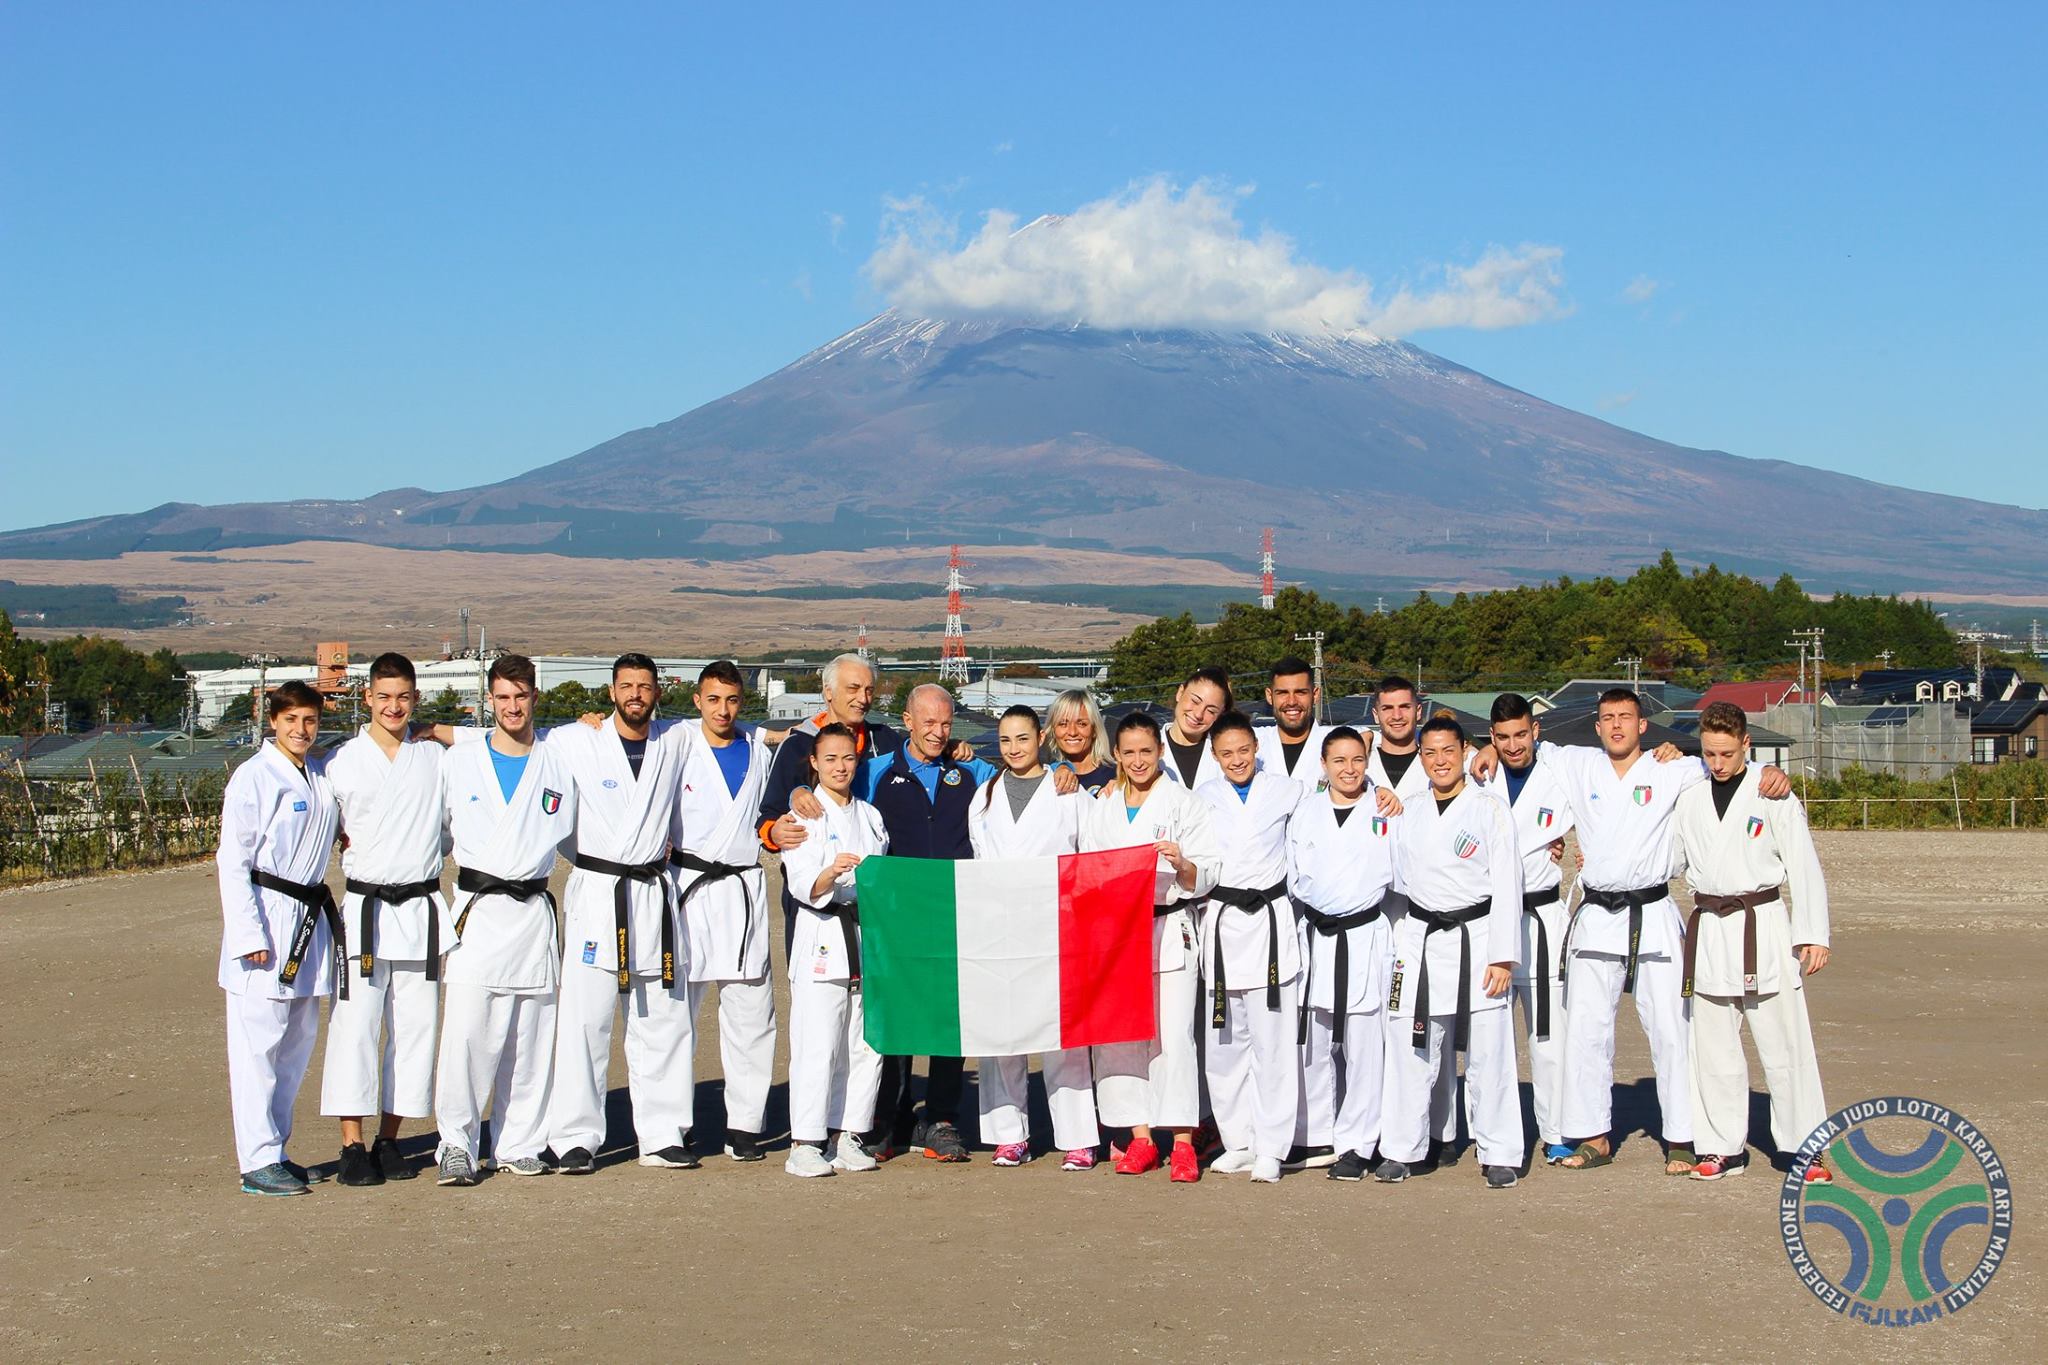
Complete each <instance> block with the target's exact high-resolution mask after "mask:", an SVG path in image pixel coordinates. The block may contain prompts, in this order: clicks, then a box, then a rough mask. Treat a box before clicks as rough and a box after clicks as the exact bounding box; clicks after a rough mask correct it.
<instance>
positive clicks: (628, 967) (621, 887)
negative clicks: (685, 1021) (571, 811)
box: [569, 853, 676, 995]
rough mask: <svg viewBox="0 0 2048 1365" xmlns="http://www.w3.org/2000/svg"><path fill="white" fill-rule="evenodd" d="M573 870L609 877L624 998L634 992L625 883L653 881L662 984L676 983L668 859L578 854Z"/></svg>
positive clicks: (630, 914) (629, 903)
mask: <svg viewBox="0 0 2048 1365" xmlns="http://www.w3.org/2000/svg"><path fill="white" fill-rule="evenodd" d="M569 863H570V865H571V866H573V867H580V868H582V869H583V870H584V871H585V872H595V873H597V874H598V875H600V876H604V877H611V878H614V879H615V880H614V881H613V882H612V932H613V935H614V936H615V937H616V939H617V945H618V950H619V994H620V995H626V994H629V993H631V991H632V989H633V959H632V958H631V957H630V956H629V955H628V953H627V947H628V944H627V937H628V936H627V933H626V926H627V925H628V924H629V923H630V922H631V921H632V918H633V899H632V892H631V891H630V890H629V889H628V888H627V886H626V883H627V882H652V883H653V884H654V885H656V886H658V887H660V888H661V984H662V985H664V986H674V985H675V984H676V917H675V916H674V914H672V913H670V902H669V894H668V860H667V859H666V858H656V859H655V860H654V861H653V862H651V863H615V862H613V861H612V860H611V859H609V858H593V857H591V856H590V855H589V854H588V853H579V854H577V855H576V856H575V857H573V858H571V859H570V860H569Z"/></svg>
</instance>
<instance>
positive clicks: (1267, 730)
mask: <svg viewBox="0 0 2048 1365" xmlns="http://www.w3.org/2000/svg"><path fill="white" fill-rule="evenodd" d="M1331 728H1332V727H1330V726H1328V725H1311V726H1309V727H1308V742H1307V743H1306V744H1304V745H1302V746H1301V756H1300V757H1299V758H1297V759H1295V761H1294V771H1293V772H1289V771H1287V750H1286V748H1285V747H1284V746H1283V745H1282V743H1281V739H1280V727H1279V726H1278V725H1277V724H1275V725H1261V726H1259V727H1258V728H1256V729H1254V730H1253V731H1252V735H1253V736H1254V737H1255V738H1256V739H1257V740H1258V742H1259V767H1260V768H1261V769H1262V770H1263V771H1265V772H1269V773H1272V774H1273V775H1274V776H1276V777H1291V778H1293V779H1294V780H1295V781H1296V782H1299V783H1301V785H1302V787H1303V788H1304V789H1306V790H1308V791H1319V790H1321V788H1322V786H1323V738H1324V736H1326V735H1328V734H1329V733H1330V730H1331Z"/></svg>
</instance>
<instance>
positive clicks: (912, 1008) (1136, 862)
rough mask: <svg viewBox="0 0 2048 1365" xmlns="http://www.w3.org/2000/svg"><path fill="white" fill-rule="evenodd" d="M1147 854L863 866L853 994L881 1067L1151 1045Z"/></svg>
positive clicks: (1144, 849) (1130, 851)
mask: <svg viewBox="0 0 2048 1365" xmlns="http://www.w3.org/2000/svg"><path fill="white" fill-rule="evenodd" d="M1154 862H1155V855H1154V853H1153V850H1152V847H1151V845H1149V844H1146V845H1141V846H1139V847H1137V848H1127V849H1116V850H1113V851H1110V852H1105V853H1069V854H1065V855H1063V856H1060V857H1056V858H1055V857H1045V858H996V859H989V860H987V861H979V860H973V859H970V860H966V861H962V862H948V861H943V860H940V859H931V858H889V857H872V858H867V859H864V860H863V861H862V862H861V865H860V870H859V871H858V872H857V873H856V874H855V880H856V883H857V885H858V887H859V891H860V926H861V942H860V956H861V994H862V997H863V1010H864V1012H865V1015H866V1019H867V1040H868V1046H870V1047H872V1048H874V1049H875V1051H877V1052H879V1053H882V1054H883V1055H884V1056H922V1057H934V1056H935V1057H1015V1056H1019V1055H1021V1054H1024V1053H1027V1052H1049V1051H1051V1050H1053V1049H1054V1048H1062V1047H1086V1046H1094V1045H1098V1044H1102V1043H1130V1042H1141V1041H1143V1040H1145V1039H1148V1038H1150V1037H1152V1036H1153V1034H1154V1033H1155V1032H1156V1026H1155V1023H1154V1020H1153V1008H1152V872H1153V864H1154Z"/></svg>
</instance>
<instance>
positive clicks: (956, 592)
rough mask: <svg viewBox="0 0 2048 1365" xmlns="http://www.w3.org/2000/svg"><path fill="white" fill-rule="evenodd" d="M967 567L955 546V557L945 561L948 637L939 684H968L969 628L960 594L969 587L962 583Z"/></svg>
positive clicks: (942, 645)
mask: <svg viewBox="0 0 2048 1365" xmlns="http://www.w3.org/2000/svg"><path fill="white" fill-rule="evenodd" d="M966 567H967V561H966V560H964V559H962V558H960V547H959V546H958V545H955V546H954V547H953V557H952V558H951V559H948V560H947V561H946V638H945V639H944V640H943V641H942V642H941V643H940V645H939V681H940V682H950V683H963V684H964V683H965V682H966V681H967V628H966V627H965V626H964V625H962V624H961V622H960V594H961V593H963V592H966V591H967V588H968V585H967V584H966V583H963V582H962V581H961V580H960V571H961V570H962V569H964V568H966Z"/></svg>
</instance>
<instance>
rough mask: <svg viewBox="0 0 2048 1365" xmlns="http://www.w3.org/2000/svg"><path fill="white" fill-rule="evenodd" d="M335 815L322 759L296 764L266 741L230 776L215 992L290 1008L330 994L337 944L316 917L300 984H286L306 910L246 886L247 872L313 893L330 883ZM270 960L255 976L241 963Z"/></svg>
mask: <svg viewBox="0 0 2048 1365" xmlns="http://www.w3.org/2000/svg"><path fill="white" fill-rule="evenodd" d="M339 820H340V812H339V810H338V809H337V808H336V806H335V803H334V789H333V788H332V787H330V786H329V785H328V783H327V778H326V776H325V775H324V774H323V773H322V772H321V765H320V762H319V760H317V759H315V760H313V761H312V762H309V763H308V764H307V765H306V771H305V772H304V773H303V774H301V773H300V771H299V769H298V765H296V764H295V763H293V762H292V761H291V760H290V759H289V758H286V757H285V756H284V754H282V753H281V752H279V750H278V748H277V746H276V744H275V743H273V742H272V741H269V740H265V741H264V743H263V747H262V748H261V749H259V750H257V752H256V756H255V757H254V758H252V759H250V760H249V761H248V762H247V763H244V764H243V765H242V766H241V767H239V768H237V769H236V770H235V775H234V776H233V777H231V778H229V779H228V787H227V791H226V793H225V794H224V795H223V796H222V798H221V810H220V850H219V852H218V853H217V854H216V855H215V857H214V865H215V866H216V867H217V868H218V869H219V871H220V905H221V920H222V924H221V937H220V973H219V979H220V987H221V989H222V990H224V991H227V992H229V993H231V994H234V995H254V996H260V997H263V998H266V999H270V1000H290V999H294V998H298V997H303V996H309V995H314V996H317V995H327V994H329V993H330V992H331V991H332V990H333V989H334V969H333V962H334V944H333V939H332V938H331V937H330V936H329V934H328V929H327V922H326V918H325V917H324V916H322V917H320V918H319V920H318V923H317V925H316V927H315V929H314V931H313V942H312V946H311V947H309V948H308V949H307V950H306V955H305V958H304V959H303V961H302V963H301V965H300V967H299V974H298V979H297V980H295V981H292V982H290V983H286V982H284V981H282V980H280V979H279V977H278V971H279V969H280V968H282V967H283V966H284V959H285V955H286V954H287V953H289V952H290V951H291V946H292V936H293V935H294V934H295V933H297V931H298V927H299V917H300V915H301V914H303V913H306V911H305V909H304V907H303V906H301V905H300V904H299V902H298V901H296V900H293V899H292V898H291V897H290V896H286V895H283V894H281V893H279V892H276V891H268V890H265V889H264V888H262V887H259V886H256V885H253V884H252V883H251V882H250V881H249V872H250V870H251V869H252V868H260V869H261V870H263V871H265V872H269V873H273V874H275V875H276V876H279V877H282V878H284V879H285V880H286V881H290V882H297V883H299V884H300V885H302V886H310V885H313V884H314V883H316V882H319V881H320V880H321V879H323V878H324V877H326V875H327V855H328V851H329V850H331V849H332V848H333V847H334V832H335V829H336V828H337V826H338V823H339ZM266 950H267V951H268V952H269V953H270V962H269V965H267V966H263V967H256V966H252V965H250V964H249V963H248V962H245V961H244V960H243V954H245V953H255V952H263V951H266Z"/></svg>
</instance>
